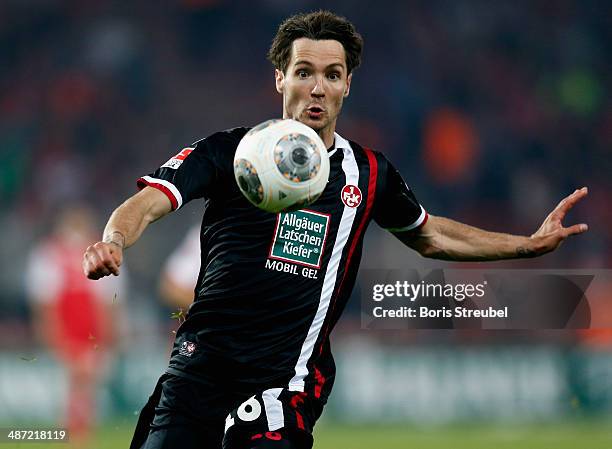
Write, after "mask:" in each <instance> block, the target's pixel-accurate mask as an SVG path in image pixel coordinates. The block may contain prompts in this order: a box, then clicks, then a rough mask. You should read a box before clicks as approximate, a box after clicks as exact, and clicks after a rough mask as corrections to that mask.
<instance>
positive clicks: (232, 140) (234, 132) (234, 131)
mask: <svg viewBox="0 0 612 449" xmlns="http://www.w3.org/2000/svg"><path fill="white" fill-rule="evenodd" d="M250 129H251V128H250V127H246V126H238V127H235V128H229V129H225V130H222V131H217V132H215V133H212V134H210V135H209V136H207V137H204V138H202V139H199V140H196V141H195V142H194V143H193V146H194V147H198V146H205V145H212V146H220V147H232V146H233V149H236V146H237V145H238V142H240V139H242V138H243V137H244V135H245V134H246V133H247V132H249V130H250Z"/></svg>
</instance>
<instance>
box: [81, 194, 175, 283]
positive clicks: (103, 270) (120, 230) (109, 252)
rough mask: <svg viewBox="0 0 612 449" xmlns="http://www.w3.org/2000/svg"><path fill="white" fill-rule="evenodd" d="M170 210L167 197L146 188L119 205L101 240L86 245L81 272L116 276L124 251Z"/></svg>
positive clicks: (89, 275) (88, 275)
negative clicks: (151, 224)
mask: <svg viewBox="0 0 612 449" xmlns="http://www.w3.org/2000/svg"><path fill="white" fill-rule="evenodd" d="M171 210H172V204H171V202H170V200H169V199H168V197H167V196H166V195H165V194H164V193H162V192H160V191H159V190H157V189H155V188H151V187H145V188H144V189H142V190H141V191H140V192H138V193H137V194H136V195H134V196H132V197H131V198H129V199H128V200H127V201H125V202H124V203H123V204H122V205H121V206H119V207H118V208H117V209H115V211H114V212H113V213H112V215H111V216H110V218H109V220H108V223H107V224H106V227H105V228H104V236H103V238H102V241H101V242H97V243H95V244H93V245H91V246H89V247H88V248H87V250H86V251H85V254H84V255H83V272H84V273H85V275H86V276H87V277H88V278H89V279H100V278H102V277H104V276H109V275H111V274H114V275H115V276H118V275H119V267H120V266H121V263H122V261H123V250H124V249H125V248H129V247H130V246H132V245H133V244H134V243H135V242H136V241H137V240H138V238H139V237H140V235H141V234H142V232H143V231H144V230H145V229H146V227H147V226H148V225H149V224H150V223H153V222H154V221H156V220H158V219H160V218H161V217H163V216H165V215H167V214H168V213H169V212H170V211H171Z"/></svg>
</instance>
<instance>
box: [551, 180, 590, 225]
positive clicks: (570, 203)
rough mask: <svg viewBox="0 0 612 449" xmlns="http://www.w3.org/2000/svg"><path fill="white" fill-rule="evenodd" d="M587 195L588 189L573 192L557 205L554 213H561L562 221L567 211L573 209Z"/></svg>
mask: <svg viewBox="0 0 612 449" xmlns="http://www.w3.org/2000/svg"><path fill="white" fill-rule="evenodd" d="M588 193H589V189H587V188H586V187H583V188H581V189H577V190H575V191H574V193H572V194H571V195H569V196H567V197H565V198H564V199H562V200H561V202H560V203H559V205H558V206H557V207H556V211H557V212H561V215H562V216H561V219H563V216H565V214H566V213H567V211H568V210H570V209H571V208H572V207H574V204H576V203H577V202H578V201H580V200H581V199H582V198H584V197H585V196H587V194H588Z"/></svg>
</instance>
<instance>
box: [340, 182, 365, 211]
mask: <svg viewBox="0 0 612 449" xmlns="http://www.w3.org/2000/svg"><path fill="white" fill-rule="evenodd" d="M340 198H341V199H342V202H343V203H344V205H345V206H347V207H357V206H359V205H360V204H361V190H359V187H357V186H356V185H353V184H347V185H345V186H344V188H343V189H342V192H341V193H340Z"/></svg>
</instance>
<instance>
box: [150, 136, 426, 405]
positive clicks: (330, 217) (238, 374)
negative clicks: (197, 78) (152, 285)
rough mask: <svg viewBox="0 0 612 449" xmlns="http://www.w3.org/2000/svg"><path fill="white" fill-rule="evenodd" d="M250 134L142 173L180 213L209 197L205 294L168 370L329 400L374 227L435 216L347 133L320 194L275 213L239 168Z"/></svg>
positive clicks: (408, 225) (201, 145) (198, 147)
mask: <svg viewBox="0 0 612 449" xmlns="http://www.w3.org/2000/svg"><path fill="white" fill-rule="evenodd" d="M248 130H249V129H248V128H236V129H232V130H229V131H223V132H219V133H216V134H213V135H211V136H210V137H208V138H206V139H203V140H201V141H199V142H197V143H196V144H194V145H193V147H190V148H185V149H184V150H182V151H181V152H180V153H179V154H178V155H176V156H174V157H173V158H171V159H170V160H169V161H168V162H166V163H165V164H164V165H162V166H161V167H160V168H159V169H158V170H156V171H155V172H154V173H152V174H150V175H148V176H144V177H142V178H140V179H139V180H138V185H139V187H140V188H143V187H144V186H151V187H154V188H157V189H159V190H161V191H162V192H164V193H165V194H166V195H167V196H168V198H169V199H170V201H171V202H172V207H173V209H178V208H180V207H181V205H183V204H185V203H186V202H188V201H190V200H193V199H196V198H203V199H204V201H205V211H204V218H203V221H202V228H201V268H200V274H199V277H198V282H197V285H196V289H195V301H194V303H193V304H192V306H191V307H190V308H189V311H188V313H187V316H186V320H185V321H184V322H183V323H182V324H181V326H180V328H179V329H178V331H177V335H176V341H175V344H174V349H173V351H172V355H171V360H170V366H169V369H168V371H169V372H171V373H172V374H175V375H183V376H187V377H193V378H206V379H215V378H219V379H221V378H222V379H223V380H224V382H232V383H234V384H235V385H241V386H242V387H245V388H246V389H248V388H251V387H253V389H257V388H264V387H269V386H274V387H283V388H288V389H289V390H292V391H299V392H304V391H305V392H307V393H311V394H313V395H314V396H315V397H317V398H320V399H321V400H323V401H324V400H325V399H326V397H327V395H328V394H329V391H330V389H331V385H332V380H333V377H334V374H335V367H334V363H333V359H332V356H331V352H330V347H329V333H330V331H331V329H332V328H333V326H334V325H335V323H336V322H337V320H338V318H339V317H340V314H341V312H342V310H343V309H344V306H345V303H346V301H347V299H348V297H349V295H350V292H351V290H352V288H353V285H354V283H355V278H356V276H357V269H358V266H359V261H360V257H361V248H362V243H363V237H364V234H365V231H366V228H367V226H368V224H369V223H370V221H371V220H372V219H374V220H375V221H376V222H377V223H378V224H379V225H380V226H382V227H383V228H386V229H391V230H394V231H398V230H410V229H414V228H417V227H419V226H421V225H422V224H423V223H425V221H426V220H427V213H426V212H425V210H424V209H423V208H422V207H421V205H420V204H419V202H418V201H417V199H416V198H415V196H414V194H413V193H412V191H411V190H410V189H409V188H408V187H407V186H406V184H405V183H404V181H403V180H402V178H401V176H400V174H399V173H398V172H397V170H396V169H395V168H394V167H393V166H392V165H391V164H390V163H389V161H388V160H387V159H386V158H385V157H384V156H383V155H382V154H381V153H379V152H376V151H372V150H369V149H366V148H362V147H361V146H359V145H358V144H356V143H355V142H349V141H347V140H346V139H344V138H342V137H341V136H339V135H338V134H336V135H335V145H334V149H333V150H332V151H330V153H329V154H330V174H329V182H328V184H327V187H326V188H325V190H324V191H323V194H322V195H321V196H320V198H319V199H318V200H317V201H316V202H315V203H314V204H312V205H310V206H308V207H307V208H305V209H302V210H299V211H295V212H287V213H279V214H272V213H268V212H264V211H262V210H260V209H258V208H256V207H254V206H253V205H252V204H251V203H249V202H248V201H247V199H246V198H245V197H244V196H243V195H242V193H241V192H240V190H239V189H238V186H237V185H236V181H235V179H234V174H233V158H234V153H235V151H236V147H237V145H238V142H239V141H240V139H241V138H242V137H243V136H244V135H245V134H246V132H247V131H248Z"/></svg>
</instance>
